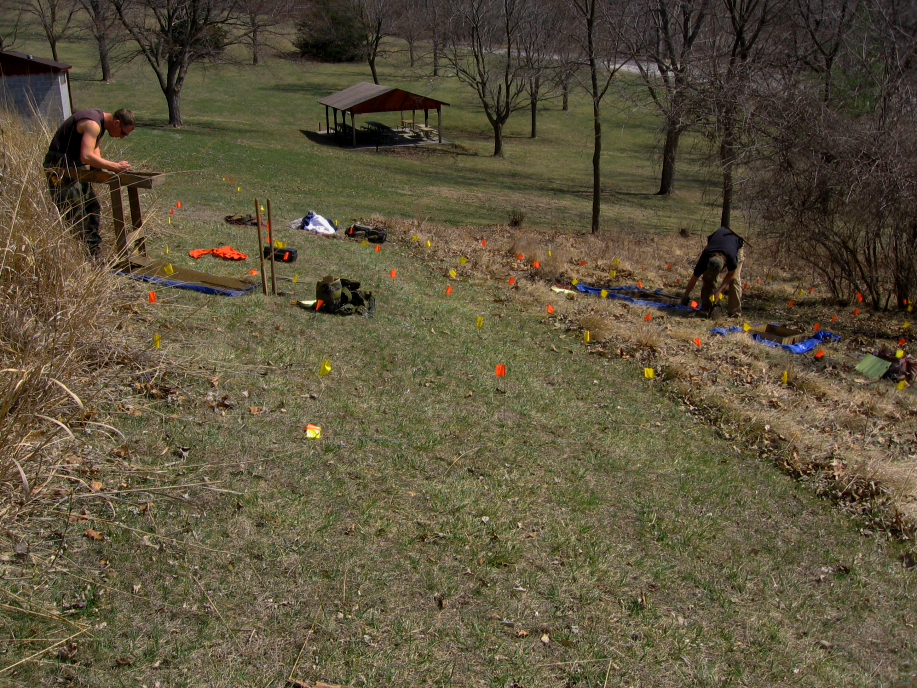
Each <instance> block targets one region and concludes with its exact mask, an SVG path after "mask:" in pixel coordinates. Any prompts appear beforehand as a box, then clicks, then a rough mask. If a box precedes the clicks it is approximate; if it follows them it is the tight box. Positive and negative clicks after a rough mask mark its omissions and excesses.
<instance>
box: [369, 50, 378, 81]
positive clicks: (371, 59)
mask: <svg viewBox="0 0 917 688" xmlns="http://www.w3.org/2000/svg"><path fill="white" fill-rule="evenodd" d="M368 62H369V71H371V72H372V74H373V83H374V84H376V86H378V85H379V75H378V74H376V56H375V55H370V57H369V59H368Z"/></svg>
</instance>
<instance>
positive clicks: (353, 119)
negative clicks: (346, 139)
mask: <svg viewBox="0 0 917 688" xmlns="http://www.w3.org/2000/svg"><path fill="white" fill-rule="evenodd" d="M350 131H351V133H352V134H353V147H354V148H356V147H357V116H356V115H355V114H353V110H351V111H350Z"/></svg>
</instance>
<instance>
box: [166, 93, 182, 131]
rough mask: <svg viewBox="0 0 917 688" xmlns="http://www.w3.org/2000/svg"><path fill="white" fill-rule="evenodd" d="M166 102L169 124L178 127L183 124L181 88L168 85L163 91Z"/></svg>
mask: <svg viewBox="0 0 917 688" xmlns="http://www.w3.org/2000/svg"><path fill="white" fill-rule="evenodd" d="M165 96H166V103H168V105H169V125H170V126H173V127H176V128H177V127H180V126H182V125H183V124H184V122H182V119H181V89H177V88H175V86H169V87H168V88H166V92H165Z"/></svg>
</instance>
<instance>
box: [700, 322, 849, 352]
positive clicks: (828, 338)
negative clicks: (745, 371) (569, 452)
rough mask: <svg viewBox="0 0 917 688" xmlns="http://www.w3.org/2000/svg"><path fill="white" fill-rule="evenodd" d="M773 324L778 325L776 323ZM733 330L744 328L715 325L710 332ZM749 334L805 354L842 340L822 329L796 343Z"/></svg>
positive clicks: (728, 331)
mask: <svg viewBox="0 0 917 688" xmlns="http://www.w3.org/2000/svg"><path fill="white" fill-rule="evenodd" d="M771 324H772V325H776V323H771ZM733 332H744V330H743V329H742V328H741V327H739V326H738V325H735V326H733V327H714V328H713V329H712V330H710V334H720V335H724V336H725V335H727V334H732V333H733ZM748 334H750V335H751V338H752V339H754V340H755V341H756V342H760V343H761V344H765V345H766V346H779V347H780V348H781V349H786V350H787V351H789V352H791V353H794V354H804V353H805V352H806V351H811V350H812V349H814V348H815V347H816V346H818V345H819V344H821V343H822V342H839V341H840V340H841V336H840V335H838V334H834V333H833V332H825V331H824V330H820V331H819V332H816V333H815V334H813V335H812V336H811V337H809V338H808V339H804V340H803V341H801V342H797V343H796V344H778V343H777V342H773V341H771V340H770V339H764V337H762V336H761V335H760V334H758V333H757V332H749V333H748Z"/></svg>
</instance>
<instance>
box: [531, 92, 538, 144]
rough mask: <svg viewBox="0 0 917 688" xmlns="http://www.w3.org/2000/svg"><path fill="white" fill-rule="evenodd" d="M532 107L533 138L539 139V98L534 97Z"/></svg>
mask: <svg viewBox="0 0 917 688" xmlns="http://www.w3.org/2000/svg"><path fill="white" fill-rule="evenodd" d="M531 106H532V136H531V138H533V139H537V138H538V96H532V100H531Z"/></svg>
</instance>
